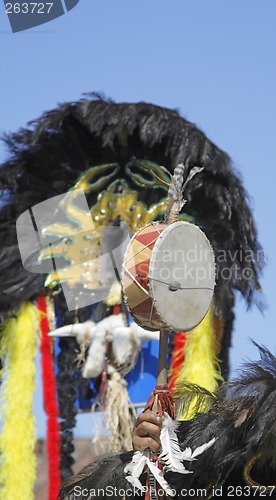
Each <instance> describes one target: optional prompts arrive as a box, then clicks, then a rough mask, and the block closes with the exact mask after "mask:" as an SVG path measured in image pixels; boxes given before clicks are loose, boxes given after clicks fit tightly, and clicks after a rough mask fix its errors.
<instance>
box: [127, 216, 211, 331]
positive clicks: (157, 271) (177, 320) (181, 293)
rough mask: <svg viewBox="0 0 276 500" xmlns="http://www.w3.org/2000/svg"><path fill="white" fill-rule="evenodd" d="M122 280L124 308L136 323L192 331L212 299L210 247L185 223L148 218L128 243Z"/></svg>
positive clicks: (202, 237)
mask: <svg viewBox="0 0 276 500" xmlns="http://www.w3.org/2000/svg"><path fill="white" fill-rule="evenodd" d="M122 284H123V292H124V296H125V301H126V304H127V307H128V309H129V312H130V314H131V315H132V316H133V318H134V320H135V321H136V323H138V324H139V325H140V326H141V327H143V328H145V329H147V330H160V329H162V328H170V329H172V330H174V331H188V330H191V329H193V328H194V327H195V326H196V325H198V324H199V323H200V322H201V321H202V319H203V318H204V316H205V315H206V313H207V311H208V309H209V307H210V304H211V301H212V298H213V293H214V287H215V260H214V253H213V249H212V247H211V245H210V243H209V241H208V239H207V238H206V236H205V234H204V233H203V232H202V231H201V230H200V229H199V228H198V227H197V226H195V225H194V224H191V223H190V222H184V221H177V222H174V223H172V224H165V223H158V222H152V223H151V224H148V225H146V226H145V227H143V228H142V229H140V230H139V231H138V232H137V233H136V234H135V235H134V236H133V237H132V239H131V241H130V242H129V245H128V248H127V250H126V254H125V258H124V263H123V275H122Z"/></svg>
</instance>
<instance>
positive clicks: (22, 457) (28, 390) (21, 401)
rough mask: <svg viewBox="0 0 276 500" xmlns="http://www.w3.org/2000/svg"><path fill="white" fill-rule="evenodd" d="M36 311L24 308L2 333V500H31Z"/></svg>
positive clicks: (34, 467)
mask: <svg viewBox="0 0 276 500" xmlns="http://www.w3.org/2000/svg"><path fill="white" fill-rule="evenodd" d="M37 330H38V310H37V308H36V307H35V305H33V304H32V303H31V302H27V303H25V304H23V305H22V306H21V307H20V309H19V311H18V314H17V317H16V318H11V319H9V320H7V321H6V323H5V325H4V329H3V331H2V332H1V346H0V356H1V359H2V360H4V368H3V370H2V372H3V373H2V375H3V386H2V391H1V392H2V393H1V404H2V411H1V420H2V419H3V428H2V432H1V436H0V456H1V467H0V491H1V498H3V499H5V500H12V499H14V500H16V499H17V498H18V499H19V498H20V500H32V499H33V498H34V484H35V477H36V460H35V453H34V450H35V442H36V433H35V419H34V415H33V393H34V389H35V356H36V334H37Z"/></svg>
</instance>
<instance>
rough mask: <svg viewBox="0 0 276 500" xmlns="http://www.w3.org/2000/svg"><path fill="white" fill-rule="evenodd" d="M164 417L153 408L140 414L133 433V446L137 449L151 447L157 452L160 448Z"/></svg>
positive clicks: (142, 449)
mask: <svg viewBox="0 0 276 500" xmlns="http://www.w3.org/2000/svg"><path fill="white" fill-rule="evenodd" d="M161 427H162V419H161V417H160V416H159V415H157V414H156V413H155V412H153V411H152V410H146V411H144V412H142V413H140V415H139V416H138V418H137V420H136V424H135V427H134V430H133V434H132V446H133V449H134V450H135V451H144V450H145V449H146V448H150V449H151V451H153V452H154V453H157V452H158V451H159V448H160V431H161Z"/></svg>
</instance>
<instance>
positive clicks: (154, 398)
mask: <svg viewBox="0 0 276 500" xmlns="http://www.w3.org/2000/svg"><path fill="white" fill-rule="evenodd" d="M153 407H154V408H155V410H156V411H157V412H158V413H159V414H160V415H164V413H165V412H166V413H168V414H169V415H170V417H171V418H173V419H174V418H175V409H174V401H173V398H172V393H171V391H170V390H169V388H168V386H167V385H157V386H156V387H155V389H154V390H153V391H152V393H151V395H150V397H149V399H148V401H147V404H146V407H145V409H144V411H146V410H148V409H150V410H153Z"/></svg>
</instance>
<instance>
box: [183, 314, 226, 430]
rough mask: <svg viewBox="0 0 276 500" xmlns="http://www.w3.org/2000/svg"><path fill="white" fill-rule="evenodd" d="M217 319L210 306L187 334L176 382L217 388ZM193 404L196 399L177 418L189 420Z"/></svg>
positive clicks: (218, 371)
mask: <svg viewBox="0 0 276 500" xmlns="http://www.w3.org/2000/svg"><path fill="white" fill-rule="evenodd" d="M217 319H218V318H214V317H213V312H212V307H211V308H210V309H209V311H208V312H207V314H206V316H205V318H204V319H203V320H202V321H201V323H200V324H199V325H198V326H197V327H196V328H194V329H193V330H192V331H191V332H189V333H188V334H187V340H186V345H185V348H184V356H185V359H184V363H183V367H182V369H181V371H180V374H179V379H178V381H177V383H179V382H180V383H181V382H190V383H192V384H196V385H198V386H200V387H204V388H205V389H207V390H208V391H209V392H211V393H214V392H215V391H216V390H217V388H218V381H219V380H223V378H222V375H221V372H220V368H219V363H218V360H217V352H218V343H219V340H220V337H221V333H222V332H221V329H222V322H221V323H220V331H216V329H217ZM195 405H196V401H194V403H191V406H190V407H189V408H187V410H186V411H184V413H183V414H182V415H181V416H180V418H179V420H190V419H191V418H192V417H193V416H194V413H195ZM203 410H204V408H202V411H203ZM199 411H201V410H200V408H199Z"/></svg>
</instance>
